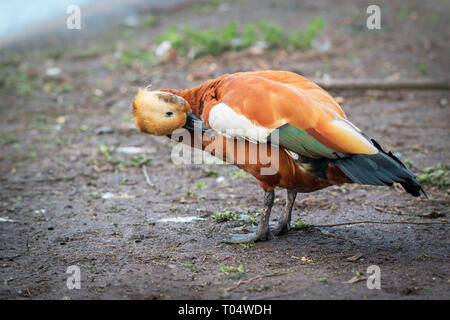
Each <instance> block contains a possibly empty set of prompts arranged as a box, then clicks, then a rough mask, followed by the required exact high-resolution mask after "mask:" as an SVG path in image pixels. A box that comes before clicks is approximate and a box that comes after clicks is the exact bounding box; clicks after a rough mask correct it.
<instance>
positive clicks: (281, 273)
mask: <svg viewBox="0 0 450 320" xmlns="http://www.w3.org/2000/svg"><path fill="white" fill-rule="evenodd" d="M295 272H298V271H297V270H294V271H281V272H275V273H270V274H263V275H259V276H256V277H253V278H250V279H247V280H239V281H238V283H236V284H235V285H234V286H231V287H229V288H227V289H225V291H231V290H234V289H236V288H237V287H239V286H240V285H241V284H244V283H250V282H252V281H255V280H259V279H263V278H270V277H277V276H283V275H286V274H290V273H295Z"/></svg>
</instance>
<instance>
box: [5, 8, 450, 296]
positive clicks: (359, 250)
mask: <svg viewBox="0 0 450 320" xmlns="http://www.w3.org/2000/svg"><path fill="white" fill-rule="evenodd" d="M367 6H368V3H366V2H365V1H358V2H354V1H320V2H319V1H301V2H300V1H256V0H253V1H251V0H248V1H232V2H229V3H228V5H227V6H226V7H223V6H222V7H212V8H211V10H210V11H208V12H206V13H205V12H203V13H202V14H200V13H199V10H198V8H197V7H190V6H187V7H184V8H180V9H178V10H174V11H171V12H164V13H158V15H157V18H158V21H159V23H158V25H156V26H154V27H138V28H125V27H117V28H116V29H114V30H109V31H104V33H101V34H99V35H98V40H96V41H94V40H92V41H85V42H81V43H77V46H72V47H67V48H66V47H63V48H61V47H60V46H58V44H56V43H55V44H53V46H50V47H47V48H38V49H35V50H33V51H32V52H28V53H20V54H21V57H22V58H23V62H22V64H23V63H25V64H26V66H27V67H28V68H29V69H27V70H31V71H28V72H32V75H33V76H35V77H37V78H38V79H41V80H42V86H40V87H39V88H38V90H36V92H33V93H32V95H31V96H23V95H20V94H18V93H16V91H14V90H2V91H1V95H0V101H1V109H0V114H1V117H0V119H1V128H0V134H1V137H2V139H1V141H0V142H1V143H0V173H1V177H0V184H1V188H0V218H1V222H0V230H1V232H0V279H1V283H0V298H2V299H63V298H66V299H67V298H71V299H105V298H113V299H229V298H230V299H438V298H443V299H449V298H450V294H449V292H450V290H449V289H450V278H449V276H450V274H449V228H448V224H447V221H448V214H449V207H448V203H449V190H448V188H443V187H436V186H433V185H427V186H426V189H427V191H428V193H429V195H430V196H431V199H429V200H425V199H422V198H419V199H416V198H413V197H411V196H410V195H408V194H406V193H405V192H403V191H402V190H401V189H400V188H399V187H392V188H387V187H385V188H382V187H367V186H358V185H346V186H341V187H330V188H328V189H325V190H321V191H318V192H315V193H311V194H304V195H299V196H298V198H297V201H296V204H295V206H294V211H293V221H294V222H295V221H297V220H298V219H301V221H304V222H306V223H308V224H310V225H329V224H339V223H350V222H356V221H367V220H370V221H384V222H390V224H347V225H340V226H334V227H312V228H305V229H302V230H292V231H291V232H289V233H288V234H287V235H283V236H279V237H277V238H276V239H274V240H271V241H267V242H257V243H255V244H254V245H252V246H241V245H227V244H223V243H221V241H220V240H221V239H223V237H224V235H225V234H226V233H227V232H230V231H231V230H232V228H234V227H239V226H240V225H242V224H248V221H242V220H234V221H228V222H222V223H219V222H216V221H215V220H214V219H213V218H212V216H213V215H214V214H215V213H216V212H223V211H225V210H230V211H233V212H236V213H240V214H245V215H255V216H256V215H257V214H258V213H259V212H260V210H261V209H262V205H263V191H262V190H261V189H260V188H259V186H258V185H257V183H256V181H255V180H254V179H253V178H249V177H247V176H245V175H243V174H241V173H236V168H235V167H232V166H229V165H219V164H202V165H175V164H173V163H172V161H171V152H172V150H173V147H174V145H175V143H173V142H170V141H169V140H168V139H166V138H161V137H153V136H148V135H143V134H140V133H138V132H137V130H136V129H134V125H133V122H132V119H131V117H130V111H131V101H132V98H133V96H134V94H135V93H136V90H137V88H138V87H139V86H144V85H147V84H149V83H152V85H153V86H154V87H155V88H159V87H171V88H184V87H191V86H194V85H196V84H198V83H200V82H202V81H204V80H206V79H207V78H208V77H216V76H219V75H221V74H223V73H226V72H236V71H242V70H258V69H268V68H270V69H284V70H290V71H296V72H301V73H302V74H304V75H305V76H307V77H311V78H323V77H324V75H325V74H328V75H329V76H331V77H332V78H337V79H338V78H369V79H392V78H394V79H409V78H427V79H428V78H429V79H441V80H446V79H447V81H448V72H449V65H448V56H449V53H450V50H449V41H448V39H449V33H450V32H449V30H448V28H447V27H444V26H446V22H445V21H446V13H447V12H449V7H448V3H447V2H425V1H408V2H395V3H392V2H389V1H384V2H381V4H380V6H381V7H382V8H383V11H382V17H383V20H382V26H383V29H382V30H379V31H370V30H367V29H366V28H365V18H366V16H367V15H366V13H365V9H366V8H367ZM405 8H406V9H405ZM313 16H322V17H323V18H324V19H325V21H326V28H325V32H324V33H323V34H322V35H321V36H320V39H321V40H322V41H327V40H329V41H330V42H331V48H330V49H329V50H328V51H325V52H320V51H318V50H315V49H312V50H307V51H294V50H273V51H265V52H262V53H260V54H255V52H250V51H243V52H230V53H225V54H224V55H222V56H219V57H202V58H199V59H197V60H195V61H192V60H189V59H187V58H181V57H179V58H176V59H174V60H170V61H168V62H166V63H163V64H160V65H157V66H147V65H145V64H142V63H140V62H139V61H137V62H136V63H134V64H132V65H131V66H124V65H121V64H120V61H119V60H118V59H117V52H120V51H124V50H126V49H127V48H136V47H139V48H146V47H148V46H150V45H152V44H153V42H154V39H155V37H156V36H157V35H158V34H160V33H161V32H162V31H164V30H166V29H167V28H168V27H169V26H170V25H172V24H175V23H176V24H184V25H193V26H197V27H199V26H205V27H212V26H220V25H223V24H225V23H226V22H227V21H229V20H237V21H242V22H245V21H258V20H259V19H261V18H263V17H264V18H267V19H269V18H270V20H271V21H274V22H277V23H279V24H281V25H282V26H283V27H284V28H286V29H288V30H289V29H290V28H294V27H295V28H299V27H304V26H306V24H307V21H309V19H310V18H311V17H313ZM419 63H422V64H423V65H424V66H425V68H422V67H418V64H419ZM50 67H58V68H60V69H61V74H60V75H58V76H57V77H59V78H58V79H57V80H54V79H53V78H49V76H48V75H47V76H46V75H45V72H46V70H48V68H50ZM61 83H63V84H66V83H69V84H70V86H64V87H63V88H62V89H61V85H60V84H61ZM58 88H59V89H58ZM332 94H333V95H334V96H335V97H339V101H340V103H341V105H342V107H343V109H344V110H345V112H346V113H347V115H348V117H349V118H350V119H351V120H352V122H354V123H355V124H356V125H357V126H358V127H359V128H360V129H362V130H363V131H364V132H365V133H366V134H367V135H369V136H371V137H373V138H374V139H376V140H377V141H379V142H380V143H381V144H382V145H383V146H384V147H385V149H388V150H391V149H392V150H393V151H395V152H399V153H401V158H402V159H404V160H405V159H408V160H409V161H408V163H410V164H412V165H413V167H412V170H413V171H415V172H417V173H420V172H421V170H422V169H423V168H425V167H427V166H434V165H436V164H438V163H448V162H449V152H450V144H449V137H450V135H449V125H448V123H449V121H450V108H449V105H448V101H449V99H450V97H449V92H448V91H445V90H437V91H405V90H403V91H374V90H368V91H345V92H344V91H340V92H332ZM124 147H135V148H134V149H133V148H132V149H130V148H124ZM136 148H138V149H136ZM130 152H131V153H130ZM133 152H138V153H133ZM136 156H141V157H136ZM133 157H134V158H133ZM146 159H151V161H150V162H148V163H147V164H146V168H147V171H148V174H149V177H150V179H151V181H152V182H153V183H154V184H155V185H156V187H151V186H149V185H148V184H147V182H146V180H145V178H144V175H143V170H142V164H143V162H145V160H146ZM276 196H277V198H276V205H275V207H274V211H273V212H274V213H273V219H275V218H276V216H277V213H278V212H280V211H281V208H282V206H283V204H284V201H285V200H284V196H285V191H284V190H277V192H276ZM191 217H196V218H198V219H191ZM173 218H186V219H184V220H183V219H181V220H182V221H178V220H179V219H178V220H177V219H175V220H174V219H173ZM163 219H169V221H168V222H167V221H166V222H164V220H163ZM161 220H162V221H161ZM185 220H187V221H185ZM349 258H350V259H349ZM72 265H75V266H79V267H80V269H81V289H80V290H69V289H68V288H67V286H66V280H67V278H68V277H69V274H67V273H66V270H67V268H68V267H69V266H72ZM240 265H242V266H241V267H239V266H240ZM370 265H376V266H378V267H379V268H380V271H381V289H380V290H377V289H375V290H370V289H368V287H367V282H366V280H365V277H367V267H368V266H370ZM221 267H222V268H221ZM224 267H235V268H234V269H233V270H231V268H224ZM354 277H356V278H354ZM352 278H353V280H358V281H349V280H351V279H352Z"/></svg>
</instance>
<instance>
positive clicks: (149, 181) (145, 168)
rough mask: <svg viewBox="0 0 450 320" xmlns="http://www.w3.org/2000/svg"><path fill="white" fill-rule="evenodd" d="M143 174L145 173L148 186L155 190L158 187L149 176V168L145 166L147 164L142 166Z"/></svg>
mask: <svg viewBox="0 0 450 320" xmlns="http://www.w3.org/2000/svg"><path fill="white" fill-rule="evenodd" d="M142 172H143V173H144V177H145V181H146V182H147V184H148V185H149V186H150V187H151V188H155V187H156V186H155V185H154V184H153V182H152V181H151V180H150V177H149V176H148V173H147V167H146V166H145V164H144V165H143V166H142Z"/></svg>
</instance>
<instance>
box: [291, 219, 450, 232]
mask: <svg viewBox="0 0 450 320" xmlns="http://www.w3.org/2000/svg"><path fill="white" fill-rule="evenodd" d="M363 223H374V224H424V225H427V224H448V221H440V222H437V221H430V222H408V221H370V220H367V221H350V222H343V223H335V224H308V225H307V226H305V227H307V228H329V227H338V226H348V225H353V224H363ZM305 227H297V226H294V227H292V229H295V230H300V229H304V228H305Z"/></svg>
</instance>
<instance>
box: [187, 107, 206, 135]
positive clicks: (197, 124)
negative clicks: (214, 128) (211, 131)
mask: <svg viewBox="0 0 450 320" xmlns="http://www.w3.org/2000/svg"><path fill="white" fill-rule="evenodd" d="M183 128H185V129H187V130H194V131H195V130H202V132H206V131H207V130H208V127H207V126H206V124H205V123H204V122H203V121H202V119H200V118H199V117H197V116H196V115H195V114H193V113H192V112H188V113H187V114H186V123H185V125H184V126H183Z"/></svg>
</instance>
